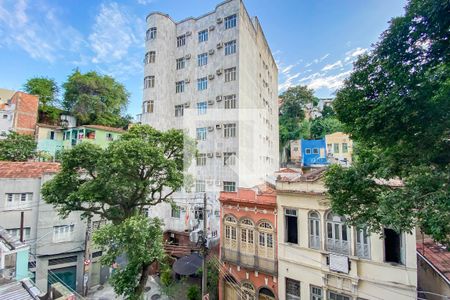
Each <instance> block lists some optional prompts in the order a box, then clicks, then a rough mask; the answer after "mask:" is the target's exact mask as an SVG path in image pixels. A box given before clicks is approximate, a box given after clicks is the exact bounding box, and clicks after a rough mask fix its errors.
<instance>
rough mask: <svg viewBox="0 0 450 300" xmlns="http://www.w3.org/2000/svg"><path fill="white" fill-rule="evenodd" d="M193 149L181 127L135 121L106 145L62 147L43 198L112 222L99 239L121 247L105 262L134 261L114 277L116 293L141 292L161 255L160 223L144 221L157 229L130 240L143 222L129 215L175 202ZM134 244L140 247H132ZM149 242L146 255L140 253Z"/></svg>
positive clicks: (106, 244) (59, 206)
mask: <svg viewBox="0 0 450 300" xmlns="http://www.w3.org/2000/svg"><path fill="white" fill-rule="evenodd" d="M194 154H195V144H194V142H193V141H192V140H190V139H189V138H187V137H185V136H184V134H183V133H182V132H181V131H179V130H169V131H166V132H161V131H158V130H156V129H153V128H152V127H150V126H148V125H136V126H133V127H132V128H131V129H130V130H129V131H128V132H127V133H125V134H123V135H122V137H121V138H120V139H119V140H116V141H114V142H112V143H111V144H110V145H109V146H108V148H106V149H101V148H100V147H98V146H96V145H94V144H91V143H89V142H83V143H81V144H78V145H76V146H75V147H74V148H72V149H71V150H68V151H64V152H63V153H62V155H61V171H60V172H59V173H58V174H57V175H55V177H54V178H53V179H52V180H50V181H48V182H46V183H45V184H44V186H43V188H42V195H43V198H44V200H45V201H46V202H47V203H50V204H53V206H54V207H55V208H56V209H57V210H58V211H59V212H60V214H62V216H66V215H68V214H69V213H70V212H73V211H78V212H81V213H82V216H83V217H89V216H92V215H94V214H95V215H100V216H101V217H102V218H103V219H106V220H109V221H111V223H112V225H114V226H112V227H108V229H105V231H101V233H100V234H99V235H98V237H97V238H96V240H97V242H98V244H99V245H101V246H102V247H110V246H111V245H110V244H111V243H114V244H115V245H116V246H117V247H119V248H118V249H115V250H114V249H110V251H109V252H108V253H107V258H105V261H106V262H110V261H111V260H112V259H113V258H115V257H117V256H118V253H119V252H120V253H123V254H126V255H127V257H128V259H129V261H130V262H129V264H128V265H127V266H126V270H123V272H119V273H118V276H120V277H116V278H115V279H113V280H112V284H113V286H114V288H115V290H116V292H117V293H120V294H125V295H126V296H127V298H129V299H136V297H138V296H139V295H140V294H141V293H142V291H143V287H144V286H145V283H146V279H147V276H148V273H147V271H148V268H149V265H150V264H151V263H152V262H153V260H152V259H156V258H157V257H158V251H159V250H158V249H159V248H158V249H154V247H153V246H152V245H154V242H155V241H157V240H158V234H157V232H155V230H156V229H154V228H155V226H156V225H155V224H154V223H152V222H150V223H149V225H145V226H148V228H150V229H151V230H152V232H153V233H154V234H153V233H152V234H151V235H148V234H150V232H149V233H145V232H142V231H141V230H138V231H136V232H134V233H133V234H135V235H136V236H133V237H131V236H128V237H127V238H128V239H126V238H125V236H126V235H127V234H129V233H130V230H131V229H130V228H132V227H133V226H134V225H133V224H138V223H139V224H140V223H141V222H142V221H140V220H139V219H130V218H133V217H136V216H138V215H141V214H142V212H143V209H144V208H145V207H148V206H151V205H156V204H158V203H160V202H163V201H166V202H169V201H171V195H172V194H173V193H174V192H175V191H176V190H177V189H179V188H180V187H181V186H182V185H183V179H184V170H185V168H187V167H188V164H189V162H190V161H191V160H192V158H193V155H194ZM152 224H153V225H152ZM142 226H144V225H142ZM156 227H157V226H156ZM145 228H147V227H145ZM152 228H153V229H152ZM150 229H149V230H150ZM114 236H116V238H117V239H114ZM152 238H155V239H157V240H155V241H151V240H152ZM109 241H111V243H110V242H109ZM138 241H141V242H142V243H141V242H139V243H138ZM126 243H128V246H124V245H125V244H126ZM132 247H140V248H139V249H138V248H136V249H134V250H136V251H138V252H134V250H130V249H131V248H132ZM142 247H144V249H142ZM145 247H147V249H146V250H147V251H149V252H148V255H140V254H139V253H143V252H145ZM155 247H156V246H155ZM152 253H153V254H152ZM138 275H139V276H138Z"/></svg>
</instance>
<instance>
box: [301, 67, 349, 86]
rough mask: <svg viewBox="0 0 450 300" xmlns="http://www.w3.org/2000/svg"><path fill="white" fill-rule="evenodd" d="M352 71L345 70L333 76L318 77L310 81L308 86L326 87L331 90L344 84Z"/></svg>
mask: <svg viewBox="0 0 450 300" xmlns="http://www.w3.org/2000/svg"><path fill="white" fill-rule="evenodd" d="M351 72H352V71H351V70H349V71H345V72H342V73H339V74H337V75H333V76H323V77H318V78H315V79H313V80H311V82H309V83H308V87H309V88H311V89H320V88H326V89H330V90H336V89H338V88H340V87H341V86H342V84H343V83H344V80H345V79H346V78H347V77H348V76H349V75H350V73H351Z"/></svg>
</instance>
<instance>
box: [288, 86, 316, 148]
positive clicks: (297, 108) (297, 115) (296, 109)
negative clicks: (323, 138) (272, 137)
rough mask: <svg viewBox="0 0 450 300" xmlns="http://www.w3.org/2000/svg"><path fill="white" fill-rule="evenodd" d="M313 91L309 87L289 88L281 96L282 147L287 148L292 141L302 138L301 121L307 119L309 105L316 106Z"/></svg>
mask: <svg viewBox="0 0 450 300" xmlns="http://www.w3.org/2000/svg"><path fill="white" fill-rule="evenodd" d="M313 92H314V91H313V90H311V89H308V87H307V86H300V85H299V86H295V87H290V88H288V89H287V90H286V91H285V92H283V93H282V94H281V95H280V98H281V101H282V103H281V106H280V147H285V146H286V144H287V143H288V142H289V141H290V140H294V139H299V138H301V134H302V132H303V131H304V130H302V126H301V124H300V123H301V121H302V120H303V119H304V118H305V112H304V109H305V107H306V105H307V104H311V105H313V104H316V102H317V99H316V98H315V97H314V95H313Z"/></svg>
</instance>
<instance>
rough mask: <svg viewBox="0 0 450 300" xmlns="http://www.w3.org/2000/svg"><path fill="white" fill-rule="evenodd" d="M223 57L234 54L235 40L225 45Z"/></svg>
mask: <svg viewBox="0 0 450 300" xmlns="http://www.w3.org/2000/svg"><path fill="white" fill-rule="evenodd" d="M224 48H225V55H230V54H234V53H236V40H233V41H229V42H226V43H225V47H224Z"/></svg>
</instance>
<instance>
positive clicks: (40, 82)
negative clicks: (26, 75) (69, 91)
mask: <svg viewBox="0 0 450 300" xmlns="http://www.w3.org/2000/svg"><path fill="white" fill-rule="evenodd" d="M24 90H25V92H27V93H28V94H32V95H37V96H38V97H39V122H50V123H55V122H56V121H57V120H58V117H59V115H60V114H61V112H62V111H61V110H60V109H59V108H57V107H56V106H57V104H58V93H59V87H58V84H57V83H56V81H55V80H54V79H50V78H47V77H33V78H30V79H28V80H27V82H26V83H25V84H24Z"/></svg>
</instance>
